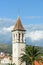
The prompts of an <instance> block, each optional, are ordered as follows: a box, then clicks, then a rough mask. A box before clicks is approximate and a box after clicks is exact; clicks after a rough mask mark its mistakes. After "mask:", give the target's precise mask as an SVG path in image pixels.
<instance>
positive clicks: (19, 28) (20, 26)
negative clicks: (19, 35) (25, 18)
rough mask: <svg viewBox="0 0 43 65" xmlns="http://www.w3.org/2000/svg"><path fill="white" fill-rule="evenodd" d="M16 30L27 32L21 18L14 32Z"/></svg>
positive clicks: (18, 19)
mask: <svg viewBox="0 0 43 65" xmlns="http://www.w3.org/2000/svg"><path fill="white" fill-rule="evenodd" d="M15 30H20V31H25V29H24V27H23V25H22V22H21V20H20V17H18V18H17V21H16V24H15V26H14V28H13V31H15Z"/></svg>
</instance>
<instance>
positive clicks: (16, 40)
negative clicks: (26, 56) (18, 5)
mask: <svg viewBox="0 0 43 65" xmlns="http://www.w3.org/2000/svg"><path fill="white" fill-rule="evenodd" d="M25 31H26V30H25V29H24V27H23V25H22V23H21V20H20V17H18V18H17V20H16V24H15V26H14V28H13V30H12V59H13V63H15V64H16V65H20V63H21V61H20V60H19V58H20V57H21V53H24V51H23V49H24V48H25V46H26V43H25ZM22 65H25V62H24V63H23V64H22Z"/></svg>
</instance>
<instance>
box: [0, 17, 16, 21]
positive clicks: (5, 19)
mask: <svg viewBox="0 0 43 65" xmlns="http://www.w3.org/2000/svg"><path fill="white" fill-rule="evenodd" d="M11 21H12V22H14V21H15V19H11V18H0V22H11Z"/></svg>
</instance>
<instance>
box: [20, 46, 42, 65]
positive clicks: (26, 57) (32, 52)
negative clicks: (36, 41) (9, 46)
mask: <svg viewBox="0 0 43 65" xmlns="http://www.w3.org/2000/svg"><path fill="white" fill-rule="evenodd" d="M24 52H25V53H22V54H21V57H20V59H21V63H23V62H26V63H27V65H34V62H35V61H37V62H39V60H40V59H41V54H42V53H41V51H40V49H39V48H37V47H35V46H26V48H25V50H24Z"/></svg>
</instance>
